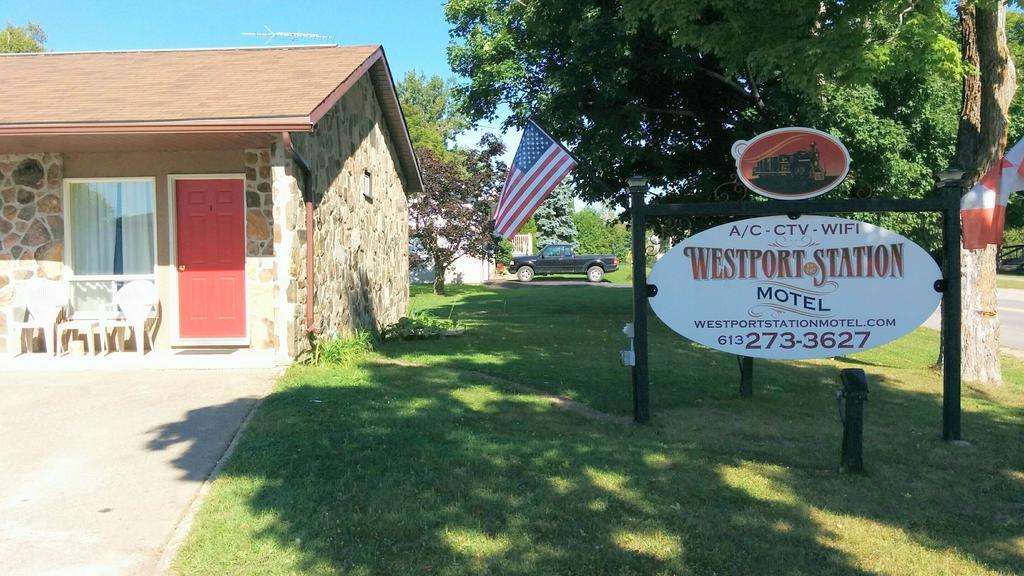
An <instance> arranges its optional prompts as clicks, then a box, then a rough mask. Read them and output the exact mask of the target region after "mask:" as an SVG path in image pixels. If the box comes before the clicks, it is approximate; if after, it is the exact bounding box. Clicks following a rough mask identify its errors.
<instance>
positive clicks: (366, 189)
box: [360, 170, 373, 200]
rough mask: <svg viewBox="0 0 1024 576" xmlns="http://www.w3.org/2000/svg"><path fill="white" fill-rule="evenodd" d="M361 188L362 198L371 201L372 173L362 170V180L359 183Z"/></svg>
mask: <svg viewBox="0 0 1024 576" xmlns="http://www.w3.org/2000/svg"><path fill="white" fill-rule="evenodd" d="M360 184H361V185H362V188H363V197H364V198H366V199H368V200H373V172H370V171H369V170H363V178H362V180H361V181H360Z"/></svg>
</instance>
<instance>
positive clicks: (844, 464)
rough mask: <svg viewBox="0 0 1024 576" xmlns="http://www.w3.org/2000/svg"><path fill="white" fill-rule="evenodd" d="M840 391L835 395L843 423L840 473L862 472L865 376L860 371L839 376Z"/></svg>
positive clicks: (844, 372)
mask: <svg viewBox="0 0 1024 576" xmlns="http://www.w3.org/2000/svg"><path fill="white" fill-rule="evenodd" d="M839 379H840V380H841V381H842V383H843V389H842V390H840V391H839V392H838V393H837V394H836V401H837V402H838V403H839V419H840V420H842V422H843V453H842V456H841V458H840V461H839V472H846V473H860V472H864V443H863V441H864V403H865V402H867V400H868V377H867V375H865V374H864V371H863V370H861V369H860V368H846V369H844V370H843V371H842V372H840V373H839Z"/></svg>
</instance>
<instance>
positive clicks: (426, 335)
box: [381, 307, 458, 341]
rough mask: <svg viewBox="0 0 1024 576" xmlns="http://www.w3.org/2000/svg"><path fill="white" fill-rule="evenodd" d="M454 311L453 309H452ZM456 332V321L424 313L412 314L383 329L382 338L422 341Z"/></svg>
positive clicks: (386, 339) (387, 339)
mask: <svg viewBox="0 0 1024 576" xmlns="http://www.w3.org/2000/svg"><path fill="white" fill-rule="evenodd" d="M452 310H454V307H453V308H452ZM456 330H458V321H457V320H455V319H453V318H451V316H450V314H449V317H448V318H437V317H436V316H431V315H430V314H427V313H425V312H418V313H417V312H413V313H412V314H410V315H409V316H403V317H402V318H400V319H399V320H398V322H395V323H394V324H389V325H388V326H385V327H384V330H383V331H382V333H381V334H382V336H383V339H384V340H385V341H389V340H424V339H432V338H441V337H442V336H448V335H454V334H453V332H454V331H456Z"/></svg>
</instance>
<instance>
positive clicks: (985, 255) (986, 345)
mask: <svg viewBox="0 0 1024 576" xmlns="http://www.w3.org/2000/svg"><path fill="white" fill-rule="evenodd" d="M996 252H997V248H996V247H995V246H989V247H988V248H986V249H984V250H961V251H960V282H961V286H962V288H963V289H962V290H961V292H960V302H961V306H962V310H963V313H962V315H963V319H962V321H961V325H960V350H961V362H962V364H961V366H960V374H961V377H962V378H963V379H964V380H965V381H967V382H981V383H984V384H1001V383H1002V381H1003V372H1002V370H1001V366H1000V361H999V316H998V315H997V314H996Z"/></svg>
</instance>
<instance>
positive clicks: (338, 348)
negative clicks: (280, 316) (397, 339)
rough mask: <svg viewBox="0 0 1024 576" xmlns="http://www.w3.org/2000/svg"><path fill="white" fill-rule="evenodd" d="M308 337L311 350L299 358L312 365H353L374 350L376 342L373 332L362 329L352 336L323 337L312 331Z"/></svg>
mask: <svg viewBox="0 0 1024 576" xmlns="http://www.w3.org/2000/svg"><path fill="white" fill-rule="evenodd" d="M306 339H307V340H309V350H307V351H306V352H303V353H302V354H300V355H299V358H298V360H299V361H300V362H302V363H304V364H310V365H312V366H321V365H323V364H333V365H337V366H344V367H349V366H352V365H354V364H356V363H358V362H359V361H360V360H362V359H363V358H365V357H366V356H367V355H368V354H369V353H370V352H372V351H373V344H374V337H373V334H371V333H370V332H365V331H362V330H360V331H357V332H356V333H355V334H353V335H351V336H333V337H331V338H321V337H319V336H317V335H316V334H314V333H313V332H310V333H308V334H307V335H306Z"/></svg>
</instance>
